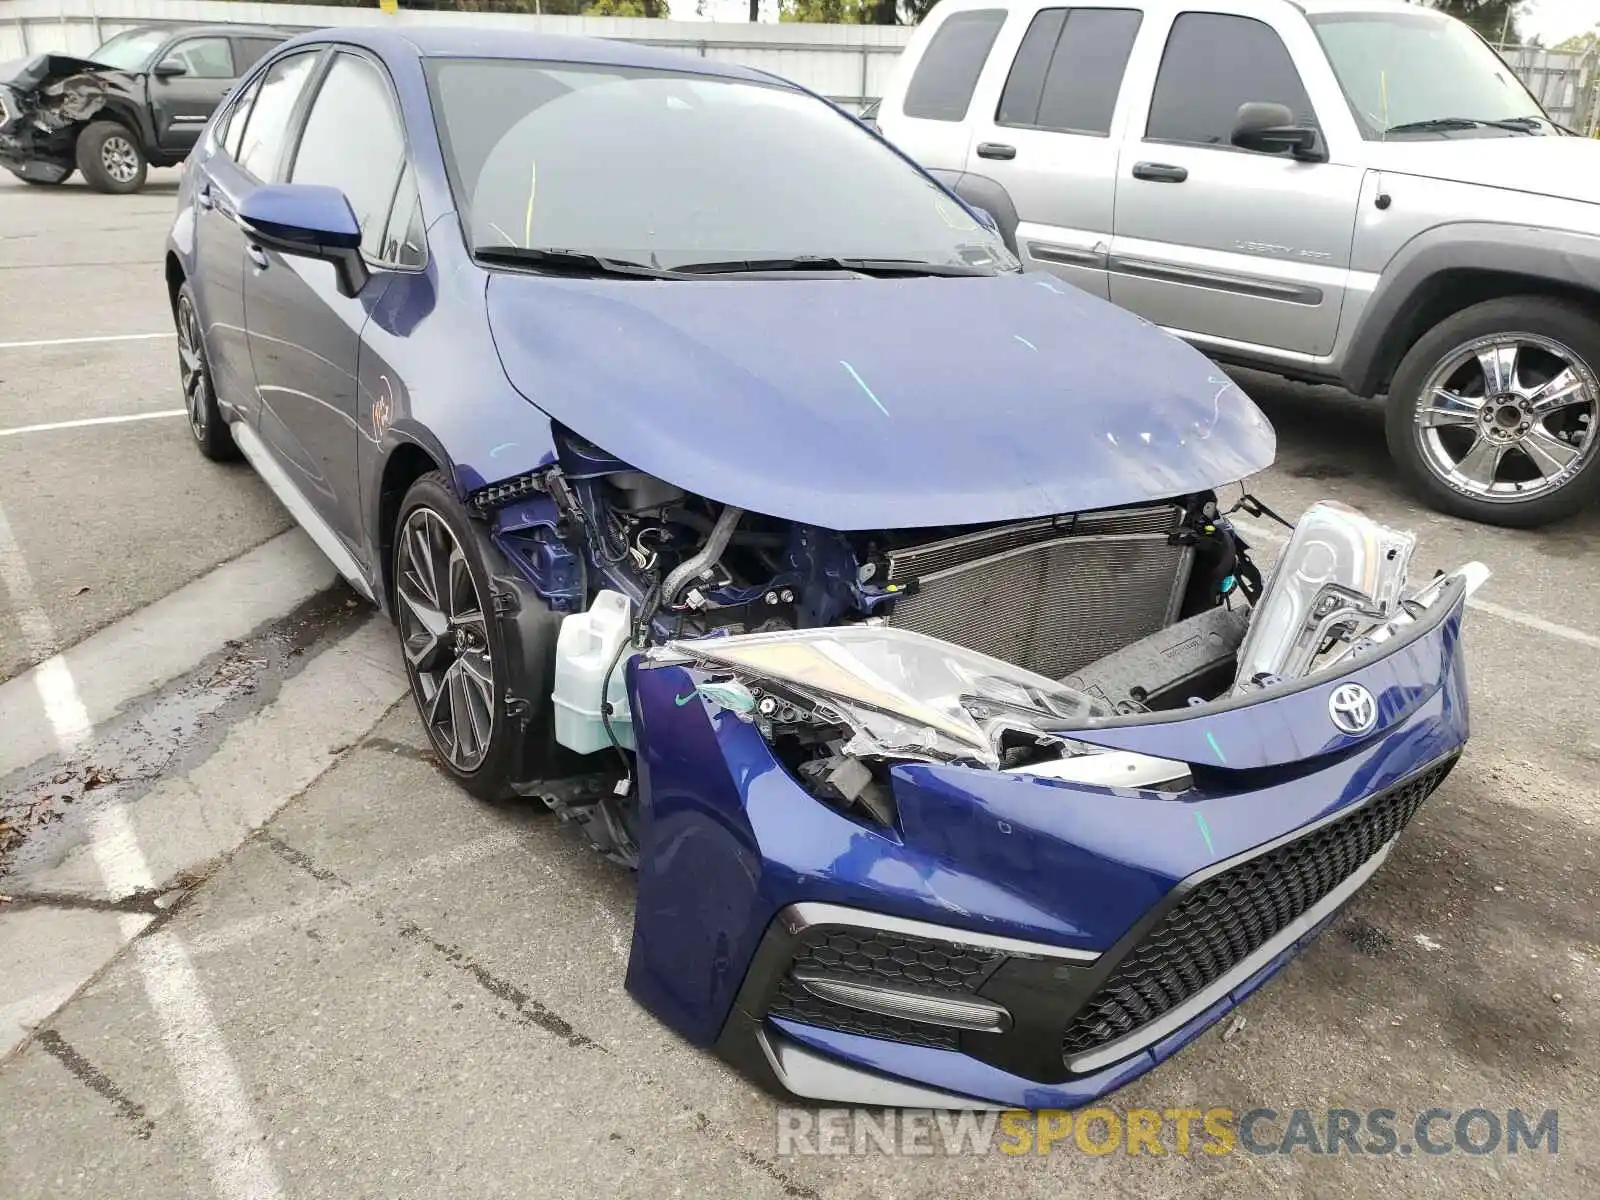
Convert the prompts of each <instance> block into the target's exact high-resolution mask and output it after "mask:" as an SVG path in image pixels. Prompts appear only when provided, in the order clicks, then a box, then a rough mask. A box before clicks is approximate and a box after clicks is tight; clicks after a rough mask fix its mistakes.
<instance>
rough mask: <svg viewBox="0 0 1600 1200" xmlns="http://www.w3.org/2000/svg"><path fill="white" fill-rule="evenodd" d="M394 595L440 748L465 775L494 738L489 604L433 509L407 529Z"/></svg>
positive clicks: (417, 513) (419, 513)
mask: <svg viewBox="0 0 1600 1200" xmlns="http://www.w3.org/2000/svg"><path fill="white" fill-rule="evenodd" d="M396 560H397V561H396V565H397V567H398V570H397V571H396V579H395V591H396V594H397V596H398V598H399V604H398V605H397V609H398V615H399V618H400V638H401V644H402V646H403V647H404V650H405V658H406V669H407V671H409V672H410V674H411V679H412V684H413V687H414V690H415V692H416V696H417V704H418V707H419V708H420V710H421V714H422V720H423V724H424V725H426V726H427V730H428V736H429V738H430V739H431V740H432V741H433V745H434V748H435V749H436V750H438V752H439V753H440V754H441V755H442V756H443V757H444V758H445V759H447V760H448V762H449V765H450V766H451V767H453V768H454V769H455V770H456V771H458V772H460V773H462V774H469V773H471V772H473V771H476V770H477V769H478V768H479V767H480V766H482V765H483V761H484V758H485V757H486V756H487V754H488V753H489V746H490V742H491V740H492V738H493V736H494V719H495V718H494V714H495V679H494V659H493V655H492V654H491V652H490V648H489V628H488V623H487V621H486V620H485V618H484V604H483V598H482V597H481V596H480V595H479V594H478V588H477V585H476V584H475V583H474V582H473V578H472V571H471V569H470V568H469V567H468V565H467V560H466V556H465V555H464V554H463V553H462V551H461V546H460V544H459V543H458V542H457V541H456V537H455V534H454V533H452V532H451V531H450V527H449V526H448V525H447V524H446V523H445V521H444V519H443V518H442V517H441V516H440V515H439V514H438V513H436V512H434V511H433V510H432V509H431V508H415V509H413V510H412V511H411V512H410V514H409V515H407V517H406V519H405V523H404V524H403V525H402V526H401V528H400V537H399V552H398V554H397V555H396Z"/></svg>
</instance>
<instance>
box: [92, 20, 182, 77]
mask: <svg viewBox="0 0 1600 1200" xmlns="http://www.w3.org/2000/svg"><path fill="white" fill-rule="evenodd" d="M171 36H172V35H171V34H170V33H169V32H168V31H167V30H165V29H130V30H128V32H127V33H119V34H117V36H116V37H114V38H111V39H109V40H108V41H107V42H106V43H105V44H104V45H102V46H101V47H100V49H98V50H96V51H95V52H94V53H93V54H91V55H90V56H89V57H90V58H91V59H93V60H94V61H95V62H97V63H105V65H106V66H108V67H115V68H116V69H117V70H119V71H143V70H144V69H145V68H146V67H148V66H149V65H150V59H151V58H152V57H153V56H154V55H155V52H156V51H157V50H159V49H161V47H162V46H164V45H166V44H167V39H168V38H169V37H171Z"/></svg>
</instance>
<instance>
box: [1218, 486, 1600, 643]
mask: <svg viewBox="0 0 1600 1200" xmlns="http://www.w3.org/2000/svg"><path fill="white" fill-rule="evenodd" d="M1228 519H1229V520H1230V521H1232V522H1233V523H1234V524H1235V525H1237V526H1238V527H1239V532H1240V533H1242V534H1244V535H1245V537H1247V538H1250V539H1251V540H1252V541H1257V542H1266V543H1268V544H1269V545H1273V546H1283V545H1285V544H1287V543H1288V541H1289V538H1288V535H1287V534H1283V533H1279V532H1278V531H1277V530H1276V529H1273V528H1271V527H1270V526H1267V525H1258V524H1257V523H1256V522H1254V521H1250V520H1246V519H1243V518H1240V517H1229V518H1228ZM1467 607H1468V608H1470V609H1472V610H1473V611H1474V612H1481V613H1483V614H1484V615H1485V616H1490V617H1496V618H1498V619H1499V620H1502V621H1508V622H1510V623H1511V624H1512V625H1521V626H1522V627H1523V628H1524V629H1531V630H1533V631H1534V632H1535V633H1542V634H1545V635H1546V636H1548V637H1553V638H1560V639H1561V640H1562V641H1564V642H1573V643H1575V644H1577V645H1579V646H1587V647H1589V649H1591V650H1600V636H1596V635H1595V634H1592V633H1587V632H1585V631H1584V630H1582V629H1574V628H1572V626H1570V625H1558V624H1557V623H1556V622H1554V621H1546V620H1545V619H1544V618H1543V617H1536V616H1534V615H1533V614H1532V613H1525V612H1522V611H1521V610H1519V609H1515V608H1507V607H1506V606H1505V605H1504V604H1496V603H1495V602H1494V601H1493V600H1484V599H1481V598H1480V597H1477V596H1472V597H1470V598H1469V599H1468V600H1467Z"/></svg>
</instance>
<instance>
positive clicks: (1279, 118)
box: [1228, 100, 1328, 162]
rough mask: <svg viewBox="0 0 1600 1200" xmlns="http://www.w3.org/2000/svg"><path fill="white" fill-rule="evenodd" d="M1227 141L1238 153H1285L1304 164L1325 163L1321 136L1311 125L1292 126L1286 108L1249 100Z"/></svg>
mask: <svg viewBox="0 0 1600 1200" xmlns="http://www.w3.org/2000/svg"><path fill="white" fill-rule="evenodd" d="M1228 140H1229V141H1230V142H1232V143H1233V144H1234V145H1235V146H1238V147H1239V148H1240V149H1241V150H1260V151H1262V152H1264V153H1266V154H1281V153H1282V152H1283V151H1285V150H1287V151H1289V152H1290V153H1291V154H1293V155H1294V156H1295V157H1296V158H1298V159H1301V160H1303V161H1305V162H1325V161H1326V160H1327V157H1328V154H1327V151H1326V150H1324V149H1323V148H1322V135H1321V134H1320V133H1319V132H1317V130H1316V128H1315V127H1314V126H1311V125H1297V124H1295V120H1294V114H1293V113H1292V112H1290V111H1289V107H1288V105H1285V104H1270V103H1267V102H1265V101H1261V100H1252V101H1250V102H1249V103H1247V104H1241V105H1240V106H1239V111H1238V113H1237V114H1235V116H1234V118H1233V133H1232V134H1231V135H1230V136H1229V138H1228Z"/></svg>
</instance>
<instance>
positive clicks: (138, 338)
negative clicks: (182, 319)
mask: <svg viewBox="0 0 1600 1200" xmlns="http://www.w3.org/2000/svg"><path fill="white" fill-rule="evenodd" d="M176 336H177V335H176V334H175V333H174V332H173V331H172V330H170V329H169V330H167V331H166V332H165V333H105V334H101V335H100V336H98V337H70V338H42V339H40V340H39V341H33V342H0V350H27V349H29V348H31V347H34V346H90V345H93V344H95V343H96V342H148V341H150V340H151V339H153V338H169V337H176Z"/></svg>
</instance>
